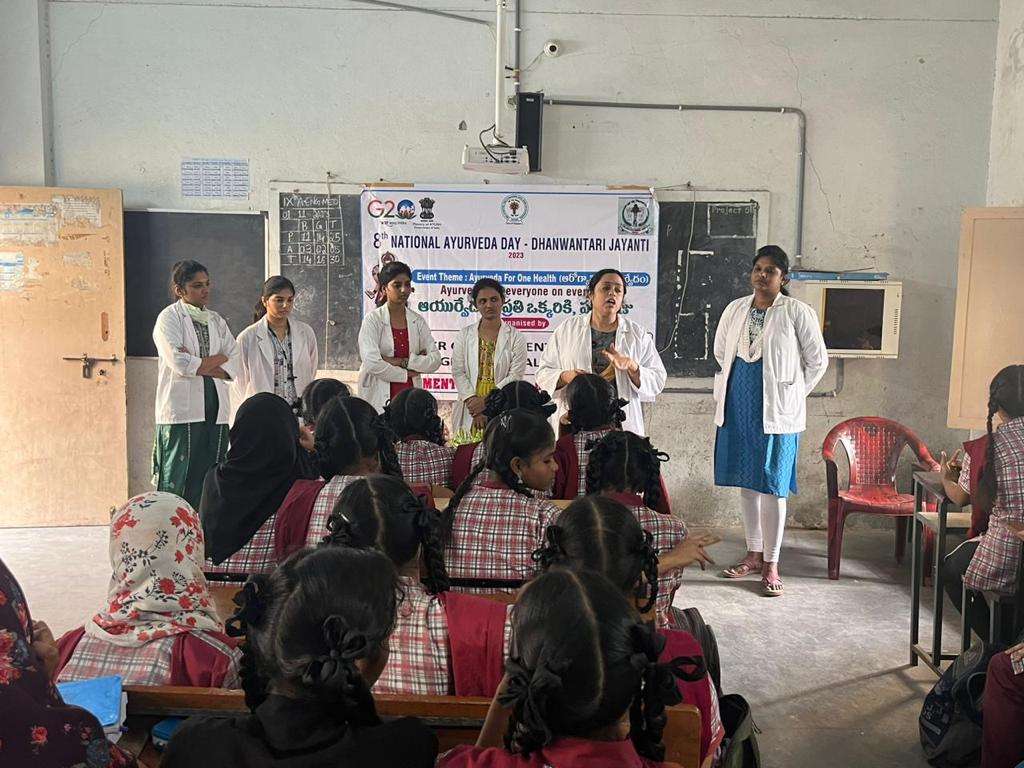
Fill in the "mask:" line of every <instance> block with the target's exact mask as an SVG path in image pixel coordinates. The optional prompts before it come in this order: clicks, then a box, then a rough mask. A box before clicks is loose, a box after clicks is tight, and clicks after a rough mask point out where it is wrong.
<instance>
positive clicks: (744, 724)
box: [718, 693, 761, 768]
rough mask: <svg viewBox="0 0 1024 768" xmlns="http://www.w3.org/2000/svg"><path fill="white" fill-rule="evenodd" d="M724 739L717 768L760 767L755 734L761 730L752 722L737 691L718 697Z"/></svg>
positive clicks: (748, 707) (751, 717) (747, 705)
mask: <svg viewBox="0 0 1024 768" xmlns="http://www.w3.org/2000/svg"><path fill="white" fill-rule="evenodd" d="M718 708H719V710H720V711H721V716H722V727H723V728H724V729H725V739H724V741H722V756H721V759H720V760H719V761H718V768H761V751H760V749H759V748H758V746H757V734H759V733H760V732H761V731H760V730H759V729H758V727H757V725H756V724H755V723H754V718H753V716H752V715H751V713H750V705H749V704H748V703H747V700H746V699H744V698H743V697H742V696H740V695H739V694H738V693H730V694H729V695H728V696H722V697H721V698H719V699H718Z"/></svg>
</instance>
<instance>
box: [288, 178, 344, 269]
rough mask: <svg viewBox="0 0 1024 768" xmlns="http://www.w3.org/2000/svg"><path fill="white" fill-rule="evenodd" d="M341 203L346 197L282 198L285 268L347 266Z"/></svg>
mask: <svg viewBox="0 0 1024 768" xmlns="http://www.w3.org/2000/svg"><path fill="white" fill-rule="evenodd" d="M341 199H342V195H317V194H307V193H301V192H293V193H282V194H281V196H280V209H279V210H280V254H281V266H282V267H291V266H310V267H327V266H333V265H338V264H344V263H345V237H344V234H345V217H344V213H343V211H342V206H341Z"/></svg>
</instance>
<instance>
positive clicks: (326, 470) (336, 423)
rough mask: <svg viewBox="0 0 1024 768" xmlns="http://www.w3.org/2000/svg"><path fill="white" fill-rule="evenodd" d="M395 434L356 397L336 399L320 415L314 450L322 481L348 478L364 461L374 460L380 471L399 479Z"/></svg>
mask: <svg viewBox="0 0 1024 768" xmlns="http://www.w3.org/2000/svg"><path fill="white" fill-rule="evenodd" d="M396 439H397V438H396V437H395V433H394V432H393V431H392V430H391V427H390V426H389V425H388V422H387V420H386V419H385V418H384V417H383V416H380V415H378V413H377V412H376V411H375V410H374V408H373V406H372V405H370V404H369V403H368V402H366V401H365V400H362V399H360V398H358V397H344V398H341V397H336V398H334V399H333V400H331V401H330V402H328V403H327V405H325V406H324V408H323V410H322V411H321V412H320V417H319V419H318V420H317V425H316V437H315V441H314V448H315V450H316V455H317V459H318V461H319V464H320V474H321V476H322V477H323V478H324V479H325V480H330V479H331V478H332V477H335V476H336V475H345V474H351V473H352V472H353V471H354V470H355V468H356V467H358V466H359V463H360V461H361V460H362V459H364V458H370V457H374V458H376V459H377V461H378V463H379V464H380V471H381V472H382V473H384V474H386V475H392V476H394V477H401V476H402V467H401V465H400V464H399V463H398V454H397V453H396V452H395V442H396Z"/></svg>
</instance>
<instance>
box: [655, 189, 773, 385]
mask: <svg viewBox="0 0 1024 768" xmlns="http://www.w3.org/2000/svg"><path fill="white" fill-rule="evenodd" d="M694 205H696V209H694ZM757 214H758V204H757V202H755V201H753V200H751V201H748V202H739V203H735V202H730V203H715V202H707V203H705V202H697V203H692V202H674V201H662V202H660V203H659V205H658V218H659V227H660V229H659V236H658V238H659V239H658V329H657V332H656V334H655V338H656V340H657V342H658V349H659V350H661V359H662V361H663V362H664V363H665V368H666V370H667V371H668V375H669V376H676V377H681V378H686V377H694V378H709V377H711V376H713V375H714V374H715V372H716V371H717V370H718V364H717V363H716V362H715V356H714V341H715V330H716V329H717V328H718V319H719V317H721V315H722V310H724V309H725V307H726V305H727V304H728V303H729V302H730V301H732V300H733V299H735V298H737V297H739V296H743V295H745V294H749V293H750V292H751V288H750V265H751V261H752V259H753V257H754V253H755V252H756V251H757ZM691 222H692V225H693V226H692V227H691ZM691 232H692V235H693V238H692V240H691V239H690V236H691ZM688 251H689V253H688ZM680 299H681V300H682V307H680Z"/></svg>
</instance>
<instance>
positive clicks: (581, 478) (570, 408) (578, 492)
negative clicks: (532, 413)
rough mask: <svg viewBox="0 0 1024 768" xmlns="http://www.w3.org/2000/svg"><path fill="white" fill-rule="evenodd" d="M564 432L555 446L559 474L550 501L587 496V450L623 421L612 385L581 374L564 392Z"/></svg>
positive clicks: (621, 401) (622, 413)
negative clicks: (565, 428) (565, 408)
mask: <svg viewBox="0 0 1024 768" xmlns="http://www.w3.org/2000/svg"><path fill="white" fill-rule="evenodd" d="M565 403H566V406H567V410H566V413H565V416H564V419H563V420H564V424H563V427H567V428H568V429H567V431H566V432H565V433H564V434H562V436H561V437H560V438H558V442H557V443H555V461H557V462H558V473H557V474H556V475H555V486H554V489H553V490H552V497H553V498H556V499H574V498H576V497H577V496H583V495H585V494H586V492H587V461H588V460H589V458H590V446H591V445H592V444H593V443H595V442H596V441H597V440H600V439H601V438H602V437H604V436H605V435H606V434H608V433H609V432H611V431H612V430H613V429H620V428H621V425H622V422H623V421H625V419H626V412H625V411H624V410H622V406H624V405H625V404H626V401H625V400H622V399H620V398H619V395H618V392H616V390H615V385H614V384H612V383H611V382H609V381H608V380H607V379H605V378H603V377H601V376H598V375H597V374H594V373H581V374H580V375H579V376H577V377H576V378H574V379H573V380H572V381H571V382H569V384H568V385H567V386H566V388H565Z"/></svg>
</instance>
